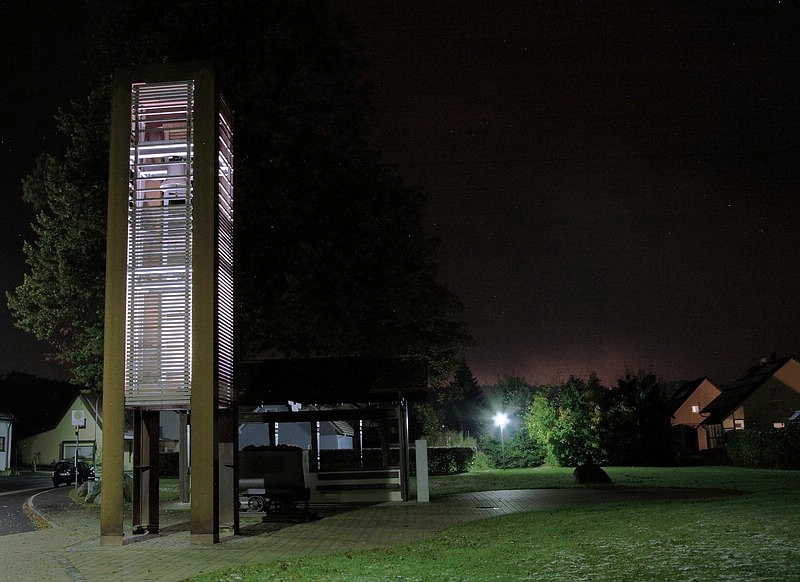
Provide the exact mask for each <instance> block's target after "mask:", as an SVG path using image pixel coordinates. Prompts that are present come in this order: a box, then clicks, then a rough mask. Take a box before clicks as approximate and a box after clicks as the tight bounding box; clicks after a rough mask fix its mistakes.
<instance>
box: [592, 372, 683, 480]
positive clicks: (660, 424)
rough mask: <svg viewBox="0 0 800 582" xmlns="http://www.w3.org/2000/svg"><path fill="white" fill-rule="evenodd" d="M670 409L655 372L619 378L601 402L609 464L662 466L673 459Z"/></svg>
mask: <svg viewBox="0 0 800 582" xmlns="http://www.w3.org/2000/svg"><path fill="white" fill-rule="evenodd" d="M670 412H671V411H670V408H669V405H668V401H667V399H666V397H665V396H664V393H663V391H662V390H661V386H660V384H659V380H658V377H657V376H656V375H655V374H652V373H648V372H643V371H641V370H640V371H639V372H638V374H635V375H634V374H633V373H630V372H629V373H627V374H625V377H623V378H620V379H619V380H618V382H617V386H616V388H613V389H611V390H609V391H607V392H606V393H605V395H604V402H603V419H602V422H601V425H600V438H601V441H602V443H603V447H604V448H605V449H606V451H607V454H608V457H609V463H610V464H614V465H664V464H666V463H668V462H670V460H671V459H672V454H671V448H670V446H671V445H670V443H671V440H670V421H669V418H670Z"/></svg>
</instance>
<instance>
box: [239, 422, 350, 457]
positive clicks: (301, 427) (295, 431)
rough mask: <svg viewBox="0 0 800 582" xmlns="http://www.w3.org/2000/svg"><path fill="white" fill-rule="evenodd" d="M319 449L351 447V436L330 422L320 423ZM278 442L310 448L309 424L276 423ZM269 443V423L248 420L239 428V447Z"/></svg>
mask: <svg viewBox="0 0 800 582" xmlns="http://www.w3.org/2000/svg"><path fill="white" fill-rule="evenodd" d="M319 432H320V435H319V436H320V438H319V440H320V449H352V448H353V438H352V437H351V436H346V435H340V434H338V433H337V432H336V430H335V429H334V427H333V425H332V424H331V423H330V422H322V423H320V431H319ZM277 433H278V438H277V441H278V444H279V445H293V446H295V447H300V448H301V449H304V450H310V449H311V425H310V424H309V423H307V422H282V423H279V424H278V429H277ZM268 444H269V425H267V424H263V423H257V422H248V423H245V424H243V425H242V426H241V428H240V429H239V448H240V449H243V448H244V447H246V446H248V445H254V446H265V445H268Z"/></svg>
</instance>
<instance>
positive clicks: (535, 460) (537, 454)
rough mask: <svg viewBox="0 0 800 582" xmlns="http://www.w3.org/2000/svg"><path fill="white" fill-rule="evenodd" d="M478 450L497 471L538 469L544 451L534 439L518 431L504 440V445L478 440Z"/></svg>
mask: <svg viewBox="0 0 800 582" xmlns="http://www.w3.org/2000/svg"><path fill="white" fill-rule="evenodd" d="M480 449H481V451H482V452H483V453H484V454H485V455H486V457H487V458H488V460H489V463H490V464H491V466H493V467H495V468H497V469H525V468H531V467H539V466H540V465H542V464H543V463H544V460H545V455H546V451H545V448H544V446H543V445H542V444H541V443H540V442H539V441H538V440H536V439H532V438H530V437H529V436H528V434H527V432H526V431H525V430H520V431H518V432H516V433H514V435H513V436H512V437H511V438H509V439H506V441H505V443H504V444H503V443H501V442H500V441H498V440H495V439H491V438H488V437H484V438H482V439H481V440H480Z"/></svg>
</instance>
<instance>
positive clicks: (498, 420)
mask: <svg viewBox="0 0 800 582" xmlns="http://www.w3.org/2000/svg"><path fill="white" fill-rule="evenodd" d="M494 423H495V424H496V425H497V426H499V427H500V453H501V454H502V455H503V456H505V454H506V445H505V442H504V440H503V428H504V427H505V426H506V425H507V424H508V415H507V414H506V413H505V412H498V413H497V414H495V415H494Z"/></svg>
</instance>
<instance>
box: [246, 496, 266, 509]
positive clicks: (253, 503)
mask: <svg viewBox="0 0 800 582" xmlns="http://www.w3.org/2000/svg"><path fill="white" fill-rule="evenodd" d="M247 508H248V509H249V510H250V511H261V510H262V509H264V498H263V497H259V496H258V495H253V496H252V497H251V498H250V499H248V500H247Z"/></svg>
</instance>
